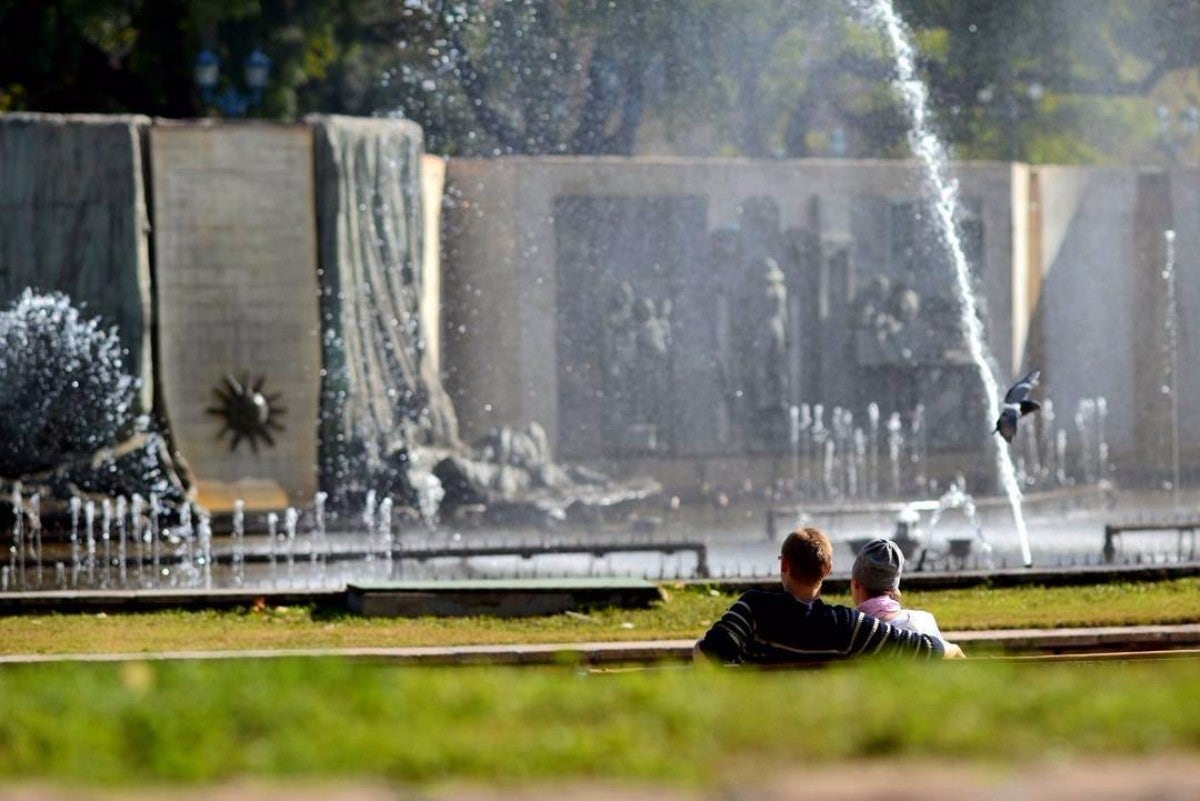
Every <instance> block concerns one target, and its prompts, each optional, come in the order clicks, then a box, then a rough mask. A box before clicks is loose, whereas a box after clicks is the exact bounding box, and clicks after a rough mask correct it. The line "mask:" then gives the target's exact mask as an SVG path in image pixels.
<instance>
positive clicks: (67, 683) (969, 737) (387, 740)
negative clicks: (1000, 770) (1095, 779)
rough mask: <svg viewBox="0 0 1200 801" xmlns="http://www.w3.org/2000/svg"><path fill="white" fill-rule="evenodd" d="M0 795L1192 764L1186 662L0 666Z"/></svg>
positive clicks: (1194, 739) (1195, 742) (1197, 730)
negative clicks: (587, 667)
mask: <svg viewBox="0 0 1200 801" xmlns="http://www.w3.org/2000/svg"><path fill="white" fill-rule="evenodd" d="M0 698H3V699H4V712H3V714H2V715H0V779H3V780H5V781H9V782H11V781H13V780H30V779H45V778H53V779H54V780H55V781H59V782H64V783H66V784H69V785H74V784H84V783H87V784H91V783H99V784H101V785H105V786H109V787H117V786H124V785H133V786H142V785H155V784H163V783H168V784H188V783H196V784H205V783H210V782H221V781H229V780H240V779H246V778H250V779H264V780H278V779H283V778H286V779H287V780H289V781H295V780H306V779H313V780H336V781H344V780H360V779H361V780H366V779H370V780H374V781H378V780H383V781H387V782H394V783H404V784H416V785H428V784H431V783H435V782H445V781H460V780H461V781H504V782H507V781H514V782H522V781H542V780H557V779H579V778H591V777H603V778H605V779H608V780H620V781H624V780H629V781H646V780H650V781H654V782H661V783H668V784H676V785H684V786H700V787H711V786H714V785H716V784H719V783H721V782H722V781H726V780H728V779H729V778H730V777H731V776H735V775H742V774H744V772H745V771H752V772H753V773H755V774H759V773H760V772H762V771H770V770H771V769H776V770H778V769H782V768H787V767H789V766H790V767H794V766H796V765H804V764H817V763H822V764H823V763H828V762H830V761H839V760H852V759H854V758H855V757H857V756H859V755H866V756H870V757H875V758H878V757H901V758H907V757H920V758H921V759H933V760H971V761H983V762H986V763H988V764H993V765H997V764H998V765H1006V764H1007V765H1012V764H1013V763H1017V762H1022V761H1026V760H1045V759H1055V758H1070V757H1083V756H1089V757H1095V756H1106V755H1114V756H1115V755H1145V754H1151V753H1154V754H1163V753H1167V754H1170V753H1175V754H1181V755H1185V756H1186V755H1188V754H1194V753H1195V752H1196V750H1197V747H1198V746H1200V715H1197V714H1196V710H1197V709H1200V671H1197V670H1196V664H1195V661H1194V660H1190V659H1183V660H1168V661H1161V662H1131V663H1124V664H1118V663H1071V664H1063V663H1060V664H1046V663H1013V662H993V661H977V662H971V661H966V662H961V661H959V662H947V663H935V664H913V663H900V662H894V661H870V662H864V663H858V664H853V665H839V666H835V667H828V668H825V669H820V670H804V671H769V672H761V671H756V670H752V669H747V668H715V667H707V666H705V667H694V668H686V667H674V668H666V667H664V668H659V669H646V670H640V671H630V672H613V673H588V672H581V671H580V670H579V669H578V668H576V667H573V666H558V667H549V668H534V669H528V668H527V669H513V668H402V667H395V666H387V665H384V664H382V663H362V662H351V661H348V660H344V659H340V658H319V659H296V658H289V659H266V660H228V661H226V660H221V661H202V660H197V661H177V662H150V661H131V662H123V663H99V664H96V663H90V664H89V663H78V662H72V663H54V664H42V665H10V666H6V667H5V668H3V670H0Z"/></svg>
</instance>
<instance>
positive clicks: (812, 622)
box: [697, 590, 943, 664]
mask: <svg viewBox="0 0 1200 801" xmlns="http://www.w3.org/2000/svg"><path fill="white" fill-rule="evenodd" d="M697 645H698V647H699V649H700V651H701V652H702V653H703V654H704V655H705V656H706V657H708V658H709V659H711V660H714V661H719V662H728V663H738V662H752V663H756V664H779V663H785V662H811V661H824V660H829V659H843V658H846V657H852V656H859V655H862V654H891V655H898V656H912V657H918V658H926V659H930V658H933V659H940V658H941V657H942V653H943V646H942V642H941V640H939V639H937V638H934V637H930V636H928V635H925V634H917V633H916V632H912V631H905V630H903V629H899V628H896V627H895V626H889V625H888V624H887V623H884V622H883V621H881V620H878V619H876V618H873V617H871V616H869V615H864V614H863V613H862V612H859V611H858V610H856V609H851V608H849V607H846V606H836V605H830V604H826V603H824V602H823V601H822V600H821V599H820V598H817V599H816V600H814V601H811V602H807V603H806V602H804V601H797V600H796V599H795V598H793V597H792V596H791V595H789V594H787V593H785V592H765V591H763V590H750V591H749V592H746V593H744V594H743V595H742V597H741V598H739V599H738V600H737V602H735V603H734V604H733V606H731V607H729V609H728V610H726V612H725V614H724V615H722V616H721V619H720V620H718V621H717V622H716V623H714V624H713V626H712V628H710V629H709V630H708V633H706V634H705V635H704V638H703V639H701V640H700V642H699V643H697Z"/></svg>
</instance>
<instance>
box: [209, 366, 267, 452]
mask: <svg viewBox="0 0 1200 801" xmlns="http://www.w3.org/2000/svg"><path fill="white" fill-rule="evenodd" d="M266 381H267V379H266V376H262V375H260V376H259V377H258V380H257V381H255V382H254V385H253V386H250V378H249V376H247V375H244V374H243V376H242V378H241V380H240V381H239V380H238V379H237V378H235V377H234V376H233V374H231V373H226V374H225V377H224V378H223V379H222V380H221V384H220V385H218V386H216V387H214V388H213V394H214V395H216V396H217V399H218V400H219V401H220V402H221V403H220V405H219V406H210V407H209V408H208V409H207V411H208V413H209V414H211V415H216V416H217V417H221V418H223V419H224V421H225V425H224V426H223V427H222V428H221V430H220V431H218V432H217V438H218V439H220V438H221V437H223V436H225V432H227V431H228V432H231V433H232V434H233V438H232V439H231V440H230V442H229V450H230V451H235V450H237V446H238V445H239V444H240V443H241V441H242V440H243V439H244V440H246V441H247V442H249V443H250V447H251V448H253V449H254V452H255V453H258V441H259V440H260V439H261V440H262V441H263V442H265V443H266V444H268V445H274V444H275V439H274V438H273V437H272V436H271V432H272V431H283V430H284V427H283V425H281V424H280V423H279V421H278V420H276V419H275V418H277V417H279V416H280V415H282V414H283V413H284V412H286V411H287V409H285V408H284V407H283V406H277V405H275V402H276V401H277V400H279V395H280V393H278V392H273V393H271V394H270V395H266V394H264V393H263V391H262V389H263V384H265V383H266Z"/></svg>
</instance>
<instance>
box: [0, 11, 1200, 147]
mask: <svg viewBox="0 0 1200 801" xmlns="http://www.w3.org/2000/svg"><path fill="white" fill-rule="evenodd" d="M896 5H897V8H898V10H899V11H900V13H901V15H902V16H903V17H904V19H905V20H906V21H907V23H908V24H909V25H910V27H911V28H912V29H913V31H914V34H915V37H916V39H917V42H918V44H919V51H920V56H921V62H922V63H921V66H922V70H923V72H924V74H925V75H926V77H927V79H928V81H929V84H930V88H931V95H932V98H933V100H934V103H935V108H936V110H937V112H938V118H939V121H940V123H941V125H942V127H943V131H944V133H945V135H946V136H947V138H948V139H949V140H950V141H951V143H952V144H953V145H954V146H955V148H956V150H957V152H958V153H959V154H960V155H962V156H965V157H970V158H996V159H1008V158H1021V159H1026V160H1033V161H1048V160H1054V161H1062V162H1081V163H1087V162H1104V161H1114V162H1116V161H1147V160H1153V159H1161V158H1163V157H1164V156H1167V155H1170V156H1175V157H1179V156H1186V155H1187V154H1188V152H1189V151H1188V150H1187V147H1190V146H1192V145H1193V144H1194V143H1192V142H1190V141H1188V142H1184V143H1183V144H1184V145H1186V146H1187V147H1181V146H1179V145H1180V143H1179V142H1174V143H1173V145H1172V146H1171V147H1166V145H1168V144H1172V143H1170V142H1168V141H1166V139H1171V138H1176V139H1177V138H1178V134H1179V133H1180V132H1179V131H1174V132H1171V131H1168V132H1167V136H1166V139H1164V138H1161V137H1159V135H1158V134H1157V133H1156V127H1155V126H1156V119H1155V111H1156V108H1157V107H1158V106H1160V105H1162V106H1165V107H1167V108H1168V110H1169V111H1170V113H1171V119H1172V120H1174V119H1176V118H1177V117H1178V115H1179V113H1180V112H1182V111H1184V110H1185V109H1186V108H1187V107H1189V106H1191V105H1194V104H1197V103H1200V81H1198V80H1197V66H1198V64H1200V0H1155V2H1149V1H1148V0H1092V1H1091V2H1087V3H1080V2H1074V0H973V2H970V3H963V2H961V1H960V0H896ZM851 8H852V4H847V3H843V2H835V1H834V0H819V2H799V1H798V0H655V2H652V3H640V2H634V0H337V1H336V2H335V0H53V2H33V0H0V41H4V42H5V43H6V47H5V48H4V49H3V51H0V110H3V109H5V108H8V109H16V108H27V109H37V110H45V111H100V112H121V111H126V112H141V113H148V114H157V115H165V116H176V117H185V116H194V115H197V114H201V113H205V112H206V111H207V110H206V109H205V108H204V104H203V103H202V102H201V98H200V97H199V96H198V95H197V92H196V89H195V87H194V84H193V80H192V63H193V60H194V58H195V56H196V53H197V52H198V51H199V50H200V48H201V47H203V46H208V47H211V48H212V49H214V50H215V51H216V52H217V53H218V54H219V55H220V56H221V58H222V81H223V82H226V83H228V82H232V83H233V84H235V85H238V84H239V82H240V80H241V78H240V75H239V74H238V73H239V72H240V66H239V65H240V62H241V60H242V59H244V58H245V56H246V55H247V54H248V53H249V52H250V51H251V50H252V49H253V48H254V47H261V48H262V49H263V50H264V51H265V52H266V53H267V54H268V55H270V56H271V58H272V59H273V71H272V81H271V83H270V88H269V91H268V93H267V96H266V98H265V102H264V104H263V106H262V108H261V109H259V110H258V111H257V112H256V113H259V114H261V115H263V116H267V117H274V118H282V119H292V118H295V117H297V116H299V115H301V114H304V113H307V112H330V113H348V114H360V115H361V114H399V115H404V116H407V117H411V118H412V119H414V120H416V121H417V122H418V123H420V124H421V125H422V126H423V127H424V128H425V130H426V133H427V137H428V142H429V145H430V148H431V149H433V150H436V151H438V152H443V153H448V154H472V155H492V154H554V153H574V154H613V155H629V154H634V153H644V152H658V153H661V152H668V153H670V152H676V153H686V154H730V155H747V156H754V157H778V156H789V157H800V156H822V155H847V156H872V157H897V156H903V155H905V154H906V146H905V143H904V127H903V126H904V120H903V115H901V114H900V113H899V111H898V109H897V108H896V100H895V97H894V95H893V93H892V92H891V90H890V87H889V85H888V80H889V78H890V76H891V65H890V61H889V58H888V53H887V52H886V49H885V48H884V47H883V46H882V43H881V42H880V40H879V39H878V37H877V36H876V35H875V34H873V33H872V32H871V31H869V30H865V29H863V28H862V27H861V25H860V24H859V23H858V21H857V20H856V19H855V17H854V15H853V13H852V12H851V10H850V9H851ZM1031 89H1033V90H1034V91H1031ZM1037 90H1040V92H1039V91H1037Z"/></svg>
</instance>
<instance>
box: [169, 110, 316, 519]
mask: <svg viewBox="0 0 1200 801" xmlns="http://www.w3.org/2000/svg"><path fill="white" fill-rule="evenodd" d="M150 153H151V161H152V164H153V180H152V187H153V197H154V220H155V237H154V249H155V269H156V278H157V283H156V289H157V300H158V322H157V330H158V338H159V370H160V373H161V375H162V385H163V409H164V412H165V415H166V417H167V419H168V421H169V423H170V426H171V431H172V434H173V436H174V441H175V444H176V446H177V448H178V449H179V452H180V453H181V454H182V456H183V458H184V459H185V460H186V462H187V464H188V465H189V466H190V468H191V470H192V473H193V474H194V476H195V478H196V481H197V488H198V500H199V502H200V503H201V504H204V505H209V506H212V507H215V508H221V507H223V506H227V505H228V504H229V503H231V501H232V499H233V497H243V498H245V499H246V500H247V504H248V506H250V507H251V508H252V507H254V506H265V507H275V508H278V507H280V506H283V505H286V504H288V503H292V504H302V503H308V502H310V501H311V498H312V495H313V493H314V492H315V491H316V489H317V414H318V401H319V397H320V381H321V378H320V373H321V344H320V343H321V321H320V317H319V315H318V304H317V300H318V294H317V293H318V287H317V240H316V225H315V219H314V207H315V206H314V203H315V199H314V187H313V134H312V130H311V129H310V128H309V127H307V126H303V125H291V126H287V125H261V124H236V125H219V126H214V125H207V124H183V123H179V124H160V125H156V126H154V128H153V129H152V130H151V132H150ZM226 377H232V378H233V379H235V380H237V381H238V382H239V383H240V384H242V385H243V386H244V387H247V388H252V387H253V386H254V385H257V384H259V382H262V383H261V387H260V388H261V391H262V393H263V395H264V396H265V397H266V399H267V400H269V402H270V406H271V409H270V410H269V412H267V413H266V414H267V419H266V420H265V421H260V422H265V423H266V424H267V425H266V426H265V427H260V430H259V433H260V434H261V436H255V435H254V434H250V435H248V436H241V437H238V436H237V431H236V426H234V427H232V429H231V428H230V427H228V426H227V423H228V422H229V421H228V420H227V419H226V418H225V417H223V416H221V415H219V414H215V413H213V411H212V410H213V409H219V408H220V407H222V406H223V402H222V399H221V395H222V394H224V395H225V396H229V395H231V394H233V393H235V392H236V389H235V388H233V387H230V386H229V385H228V384H227V382H226ZM235 440H236V441H235Z"/></svg>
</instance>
